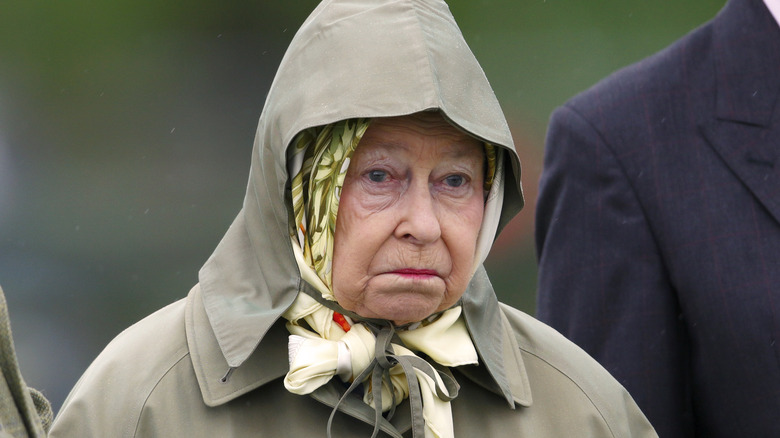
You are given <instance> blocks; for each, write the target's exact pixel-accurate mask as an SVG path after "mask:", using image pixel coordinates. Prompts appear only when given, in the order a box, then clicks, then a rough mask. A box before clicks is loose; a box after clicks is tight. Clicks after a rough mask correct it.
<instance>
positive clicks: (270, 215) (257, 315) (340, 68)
mask: <svg viewBox="0 0 780 438" xmlns="http://www.w3.org/2000/svg"><path fill="white" fill-rule="evenodd" d="M425 110H439V111H440V112H441V113H442V114H443V116H444V117H445V118H446V119H447V120H449V121H450V122H451V123H452V124H453V125H455V126H457V127H459V128H460V129H462V130H464V131H466V132H468V133H469V134H471V135H472V136H474V137H476V138H478V139H481V140H483V141H486V142H489V143H492V144H493V145H495V146H499V147H501V148H502V149H503V150H504V151H505V156H506V157H507V158H508V159H507V160H505V163H507V165H505V174H506V185H505V190H504V199H503V208H502V211H501V216H500V220H499V230H500V228H502V227H503V226H504V225H506V223H507V222H508V221H509V220H510V219H511V218H512V217H513V216H514V215H515V214H516V213H517V212H518V211H519V210H520V209H521V208H522V205H523V197H522V189H521V186H520V162H519V159H518V157H517V153H516V152H515V148H514V144H513V142H512V136H511V134H510V132H509V127H508V125H507V122H506V120H505V118H504V115H503V113H502V111H501V108H500V106H499V104H498V101H497V99H496V97H495V95H494V93H493V91H492V89H491V87H490V84H489V83H488V81H487V79H486V77H485V74H484V72H483V71H482V68H481V67H480V66H479V63H478V62H477V60H476V59H475V58H474V55H473V54H472V53H471V50H470V49H469V47H468V45H467V44H466V42H465V41H464V39H463V36H462V35H461V33H460V30H459V29H458V26H457V24H456V23H455V21H454V19H453V17H452V15H451V13H450V11H449V8H448V7H447V5H446V4H445V3H444V2H443V1H440V0H325V1H323V2H322V3H320V5H319V6H318V7H317V8H316V9H315V10H314V11H313V12H312V14H311V15H310V16H309V18H308V19H307V20H306V21H305V22H304V23H303V25H302V26H301V28H300V29H299V31H298V32H297V34H296V35H295V37H294V38H293V40H292V42H291V43H290V46H289V48H288V50H287V52H286V54H285V56H284V58H283V59H282V62H281V64H280V66H279V70H278V71H277V74H276V77H275V78H274V81H273V84H272V85H271V89H270V91H269V94H268V97H267V99H266V102H265V106H264V108H263V113H262V115H261V116H260V121H259V124H258V129H257V135H256V137H255V142H254V148H253V150H252V162H251V170H250V176H249V184H248V187H247V192H246V196H245V198H244V204H243V208H242V210H241V211H240V212H239V214H238V216H237V217H236V219H235V221H234V222H233V224H232V225H231V227H230V228H229V230H228V232H227V233H226V235H225V237H224V238H223V240H222V241H221V242H220V244H219V245H218V246H217V248H216V250H215V251H214V253H213V254H212V256H211V257H210V258H209V260H208V261H207V262H206V263H205V265H204V266H203V268H202V269H201V271H200V274H199V279H200V286H201V290H202V294H203V302H204V306H205V309H206V313H207V315H208V319H209V321H210V323H211V326H212V329H213V331H214V334H215V336H216V339H217V341H218V343H219V346H220V349H221V351H222V353H223V354H224V356H225V359H226V361H227V363H228V364H229V365H230V366H231V367H238V366H239V365H241V364H242V363H243V362H244V361H245V360H246V359H247V358H248V357H249V356H250V355H251V353H252V352H253V351H254V349H255V348H256V347H257V345H258V343H259V342H260V340H261V339H262V338H263V336H264V335H265V333H266V332H267V331H268V330H269V328H270V327H271V325H272V324H273V323H274V322H275V321H276V320H277V319H278V318H279V317H280V315H281V314H282V313H283V312H284V311H285V310H286V309H287V308H288V307H289V306H290V305H291V304H292V302H293V300H294V299H295V297H296V296H297V294H298V293H299V291H300V290H301V289H302V287H304V285H303V284H302V282H303V280H302V279H301V275H300V273H299V270H298V266H297V263H296V259H295V256H294V253H293V249H292V245H291V242H290V235H289V229H290V223H292V222H293V220H294V219H293V216H292V202H291V195H290V184H289V179H290V178H289V175H288V172H287V148H288V145H289V144H290V143H291V141H292V139H293V138H294V137H295V135H296V134H298V133H299V132H301V131H302V130H304V129H307V128H311V127H315V126H321V125H326V124H330V123H334V122H337V121H339V120H344V119H350V118H356V117H366V118H375V117H389V116H400V115H408V114H412V113H416V112H420V111H425ZM509 163H511V165H509ZM486 301H488V302H489V303H490V304H488V306H487V308H488V309H493V308H495V309H496V311H497V304H493V303H495V302H496V298H495V294H494V293H493V290H492V287H491V286H490V283H489V282H488V281H472V283H471V285H470V286H469V289H468V290H467V291H466V293H465V294H464V297H463V303H464V315H465V317H466V320H467V324H468V326H469V329H470V331H471V332H472V335H475V336H474V338H475V339H474V340H475V345H476V346H477V349H478V351H479V352H480V354H483V352H484V351H485V350H486V349H491V348H495V347H492V346H486V345H485V344H486V343H487V342H489V341H488V340H483V341H481V340H480V339H479V338H480V336H481V335H480V334H479V333H481V332H483V331H485V330H487V331H490V330H492V328H491V327H492V324H494V322H491V321H490V320H489V319H490V318H493V317H494V316H495V315H490V313H491V312H486V308H485V307H484V306H483V304H484V303H485V302H486ZM493 319H495V318H493ZM493 328H495V327H493ZM476 332H479V333H476ZM499 380H500V379H499Z"/></svg>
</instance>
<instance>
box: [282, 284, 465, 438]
mask: <svg viewBox="0 0 780 438" xmlns="http://www.w3.org/2000/svg"><path fill="white" fill-rule="evenodd" d="M333 313H334V311H333V310H331V309H328V308H327V307H325V306H323V305H322V304H320V303H319V302H317V301H316V300H314V299H313V298H312V297H310V296H308V295H306V294H305V293H301V294H299V296H298V298H297V299H296V301H295V303H294V304H293V306H292V307H291V308H290V309H288V311H287V312H286V313H285V314H284V317H285V318H286V319H287V320H288V323H287V329H288V330H289V332H290V341H289V354H290V357H289V359H290V371H289V372H288V373H287V375H286V376H285V379H284V385H285V387H286V388H287V390H288V391H290V392H292V393H295V394H309V393H311V392H313V391H314V390H316V389H317V388H319V387H321V386H322V385H325V384H327V383H328V382H329V381H330V380H331V379H332V378H333V377H334V376H338V377H339V378H341V379H342V380H343V381H344V382H346V383H349V384H350V386H349V389H347V391H346V392H345V393H344V395H343V396H342V398H341V400H340V401H339V404H341V402H342V401H343V400H344V398H346V397H348V396H349V394H351V393H352V392H353V391H354V390H355V389H356V388H357V387H358V385H363V394H364V396H363V401H364V402H365V403H366V404H368V405H369V406H372V407H374V410H375V411H376V418H375V423H374V435H373V436H375V435H376V433H377V431H378V428H379V421H380V416H381V415H382V413H383V412H387V415H386V417H387V419H388V420H389V419H390V418H392V415H393V413H394V411H395V407H396V406H398V405H399V404H400V403H401V402H402V401H403V400H405V399H406V398H408V399H409V401H410V404H411V409H412V431H413V435H414V436H415V437H421V436H425V438H450V437H453V436H454V430H453V425H452V410H451V407H450V401H451V400H452V399H454V398H455V397H456V396H457V394H458V388H459V387H458V384H457V382H456V381H455V379H454V378H453V376H452V374H451V373H450V371H449V370H448V369H447V368H446V367H453V366H460V365H466V364H476V363H477V353H476V350H475V349H474V345H473V343H472V342H471V338H470V337H469V335H468V330H467V329H466V325H465V323H464V321H463V318H462V317H461V308H460V307H459V306H458V307H454V308H452V309H449V310H447V311H445V312H443V313H442V314H441V315H440V316H439V317H438V318H437V319H435V320H434V321H433V322H431V323H429V324H427V325H421V326H420V327H418V328H416V329H414V330H401V331H395V327H394V326H393V325H392V324H389V325H386V326H382V327H375V326H373V325H369V324H368V323H362V322H357V323H354V324H352V326H351V328H350V330H349V331H344V330H343V329H342V328H341V326H340V325H339V324H338V323H336V322H334V321H333ZM410 348H413V349H415V350H416V351H419V352H422V353H424V354H425V355H427V356H428V357H430V358H431V359H432V362H428V361H426V360H424V359H423V358H422V357H420V356H418V355H417V354H415V352H414V351H412V350H411V349H410ZM374 388H381V390H379V391H376V390H374ZM339 404H337V405H336V406H335V407H334V409H333V412H332V413H331V418H330V420H329V421H328V436H330V426H331V423H332V420H333V417H334V415H335V413H336V411H337V410H338V406H339Z"/></svg>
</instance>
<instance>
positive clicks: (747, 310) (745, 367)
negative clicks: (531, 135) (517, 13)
mask: <svg viewBox="0 0 780 438" xmlns="http://www.w3.org/2000/svg"><path fill="white" fill-rule="evenodd" d="M778 18H780V2H778V1H776V0H766V1H765V2H762V1H761V0H731V1H729V2H728V3H727V4H726V6H725V7H724V8H723V10H722V11H721V12H720V13H719V14H718V15H717V16H716V17H715V18H714V19H713V20H712V21H710V22H708V23H706V24H705V25H703V26H702V27H700V28H699V29H697V30H695V31H693V32H692V33H691V34H689V35H687V36H685V37H684V38H682V39H681V40H679V41H677V42H675V43H674V44H672V45H671V46H670V47H668V48H666V49H665V50H663V51H661V52H660V53H658V54H656V55H654V56H651V57H649V58H647V59H645V60H643V61H641V62H639V63H637V64H635V65H633V66H630V67H628V68H625V69H623V70H621V71H619V72H617V73H615V74H613V75H611V76H610V77H608V78H606V79H605V80H603V81H601V82H600V83H599V84H597V85H596V86H594V87H593V88H591V89H590V90H588V91H586V92H584V93H582V94H580V95H579V96H577V97H575V98H573V99H572V100H570V101H569V102H568V103H566V104H565V105H564V106H563V107H561V108H559V109H557V110H556V111H555V112H554V114H553V116H552V119H551V123H550V128H549V132H548V138H547V148H546V156H545V168H544V172H543V174H542V178H541V187H540V196H539V201H538V210H537V230H536V238H537V251H538V256H539V264H540V271H539V301H538V317H539V318H540V319H541V320H543V321H545V322H547V323H549V324H551V325H552V326H554V327H556V328H557V329H558V330H560V331H561V332H563V334H564V335H566V336H568V337H569V338H571V339H572V340H574V341H575V342H576V343H578V344H579V345H580V346H582V347H584V348H585V350H587V351H588V352H589V353H590V354H591V355H593V356H595V357H596V358H597V359H598V360H599V361H600V362H601V363H602V364H603V365H605V367H606V368H607V369H608V370H609V371H610V372H611V373H612V374H613V375H614V376H615V377H616V378H618V380H619V381H620V382H621V383H623V384H624V385H625V386H626V388H627V389H628V390H629V392H630V393H631V394H632V395H633V397H634V398H635V399H636V401H637V403H638V404H639V406H640V407H641V408H642V410H643V411H644V412H645V413H646V414H647V416H648V418H649V419H650V421H651V422H652V423H653V424H654V426H655V427H656V429H657V431H658V433H659V436H661V437H667V438H669V437H692V436H702V437H710V438H712V437H715V438H717V437H729V438H732V437H769V436H773V437H777V436H780V421H778V414H779V413H780V364H779V359H780V345H778V342H777V341H778V338H779V337H780V161H778V158H780V108H777V106H778V91H779V90H780V27H778Z"/></svg>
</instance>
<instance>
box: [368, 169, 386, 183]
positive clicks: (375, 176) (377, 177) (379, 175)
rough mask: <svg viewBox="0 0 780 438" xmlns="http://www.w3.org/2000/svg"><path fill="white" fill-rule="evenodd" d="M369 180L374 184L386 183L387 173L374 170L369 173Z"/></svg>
mask: <svg viewBox="0 0 780 438" xmlns="http://www.w3.org/2000/svg"><path fill="white" fill-rule="evenodd" d="M368 179H369V180H371V181H372V182H384V181H385V180H386V179H387V172H385V171H383V170H372V171H370V172H368Z"/></svg>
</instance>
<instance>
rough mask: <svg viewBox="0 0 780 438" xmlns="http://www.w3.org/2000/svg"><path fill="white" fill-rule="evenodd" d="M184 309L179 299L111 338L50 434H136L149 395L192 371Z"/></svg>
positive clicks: (85, 375) (116, 435) (74, 390)
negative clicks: (185, 331)
mask: <svg viewBox="0 0 780 438" xmlns="http://www.w3.org/2000/svg"><path fill="white" fill-rule="evenodd" d="M184 308H185V300H179V301H177V302H175V303H173V304H171V305H168V306H167V307H164V308H163V309H160V310H158V311H157V312H155V313H153V314H152V315H150V316H148V317H146V318H144V319H143V320H141V321H140V322H138V323H136V324H134V325H133V326H131V327H129V328H128V329H126V330H125V331H123V332H122V333H121V334H119V335H118V336H117V337H116V338H114V340H112V341H111V343H109V344H108V346H107V347H106V348H105V349H104V350H103V352H101V353H100V355H99V356H98V357H97V358H96V359H95V361H94V362H93V363H92V364H91V365H90V366H89V368H88V369H87V371H86V372H85V373H84V375H82V377H81V378H80V379H79V381H78V382H77V383H76V386H75V387H74V388H73V389H72V390H71V393H70V394H69V395H68V398H67V399H66V400H65V402H64V404H63V406H62V408H61V409H60V412H59V414H58V415H57V418H56V419H55V422H54V426H53V427H52V430H51V432H50V435H49V436H50V437H66V436H67V437H87V436H94V437H98V436H112V437H134V436H139V435H138V434H137V432H138V428H139V423H140V420H141V416H142V414H143V413H144V412H145V411H146V410H147V403H148V402H149V401H150V400H151V399H152V395H153V394H155V393H156V392H159V391H161V390H164V389H165V388H166V387H167V388H169V389H172V388H171V386H170V384H169V382H170V381H171V380H173V381H179V382H181V381H182V379H183V377H184V376H187V375H189V374H192V370H191V369H192V363H191V361H190V360H189V349H188V347H187V342H186V337H185V333H184ZM185 380H186V379H185ZM187 386H188V385H187V384H186V383H184V384H183V385H182V387H181V388H179V390H181V391H183V392H184V393H187V392H190V391H187V389H186V388H187ZM196 388H197V386H196ZM182 396H183V394H182Z"/></svg>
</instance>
